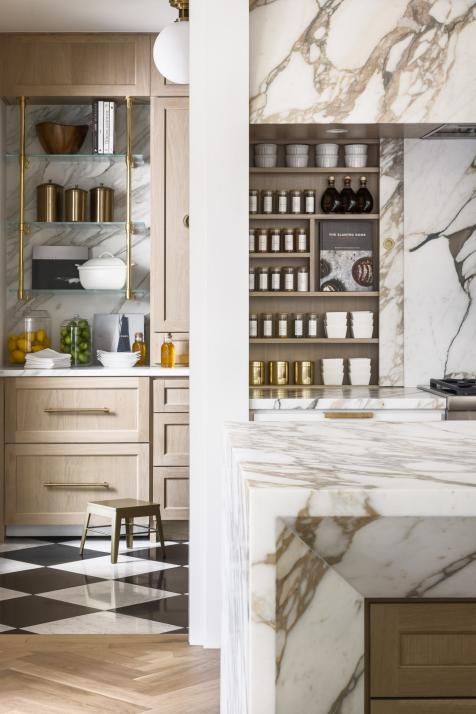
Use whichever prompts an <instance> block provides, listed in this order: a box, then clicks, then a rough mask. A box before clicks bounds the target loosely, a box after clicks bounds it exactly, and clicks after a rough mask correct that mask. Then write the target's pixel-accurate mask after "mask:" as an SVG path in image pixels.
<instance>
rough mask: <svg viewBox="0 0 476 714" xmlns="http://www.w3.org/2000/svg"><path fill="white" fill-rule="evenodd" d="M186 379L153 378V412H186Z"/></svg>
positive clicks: (187, 389)
mask: <svg viewBox="0 0 476 714" xmlns="http://www.w3.org/2000/svg"><path fill="white" fill-rule="evenodd" d="M189 392H190V389H189V383H188V379H178V378H177V377H175V378H173V377H171V378H168V379H154V412H188V409H189Z"/></svg>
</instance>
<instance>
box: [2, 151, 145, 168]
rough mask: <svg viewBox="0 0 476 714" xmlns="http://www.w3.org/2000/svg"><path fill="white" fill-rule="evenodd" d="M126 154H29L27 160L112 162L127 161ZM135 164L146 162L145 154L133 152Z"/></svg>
mask: <svg viewBox="0 0 476 714" xmlns="http://www.w3.org/2000/svg"><path fill="white" fill-rule="evenodd" d="M5 158H6V159H7V160H15V159H16V160H17V161H18V159H19V155H18V154H5ZM126 158H127V155H126V154H44V153H41V154H27V155H26V160H27V161H109V162H110V163H121V162H125V160H126ZM132 161H133V164H134V166H142V165H143V164H144V155H143V154H132Z"/></svg>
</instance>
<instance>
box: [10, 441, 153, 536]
mask: <svg viewBox="0 0 476 714" xmlns="http://www.w3.org/2000/svg"><path fill="white" fill-rule="evenodd" d="M149 494H150V475H149V446H148V444H11V445H7V446H6V448H5V510H6V514H5V516H6V517H5V521H6V524H7V525H23V524H25V525H52V524H55V525H63V524H79V523H82V522H83V517H84V511H85V508H86V504H87V503H88V501H98V500H104V499H108V498H138V499H143V500H148V499H149Z"/></svg>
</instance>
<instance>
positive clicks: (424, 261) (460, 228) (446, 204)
mask: <svg viewBox="0 0 476 714" xmlns="http://www.w3.org/2000/svg"><path fill="white" fill-rule="evenodd" d="M404 221H405V257H404V260H405V384H406V385H408V386H412V385H415V384H419V383H423V382H427V381H428V379H429V377H442V376H443V375H449V376H470V377H471V376H472V377H476V280H475V279H474V278H475V276H476V232H475V231H476V142H474V141H420V140H406V141H405V219H404Z"/></svg>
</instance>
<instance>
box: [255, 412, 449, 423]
mask: <svg viewBox="0 0 476 714" xmlns="http://www.w3.org/2000/svg"><path fill="white" fill-rule="evenodd" d="M444 418H445V413H444V412H443V411H439V410H437V409H377V410H375V411H372V410H367V409H365V410H362V411H361V410H359V411H357V410H352V409H348V410H340V411H338V410H336V409H329V410H325V411H324V410H323V411H321V410H317V409H315V410H314V409H309V410H303V411H298V410H295V409H294V410H285V409H257V410H255V411H254V412H253V421H325V422H334V423H335V422H345V421H350V420H351V419H352V420H354V421H357V420H359V419H360V420H361V421H362V422H365V421H369V420H373V421H442V420H443V419H444Z"/></svg>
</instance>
